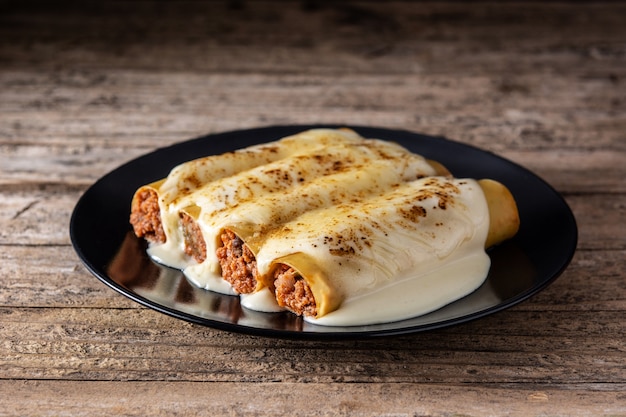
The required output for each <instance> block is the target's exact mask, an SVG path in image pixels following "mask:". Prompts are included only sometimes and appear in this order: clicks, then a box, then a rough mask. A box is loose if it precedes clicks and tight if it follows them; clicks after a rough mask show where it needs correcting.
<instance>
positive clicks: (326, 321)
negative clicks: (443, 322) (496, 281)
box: [305, 251, 491, 326]
mask: <svg viewBox="0 0 626 417" xmlns="http://www.w3.org/2000/svg"><path fill="white" fill-rule="evenodd" d="M490 264H491V263H490V259H489V256H488V255H487V254H486V253H485V252H484V251H482V252H481V251H473V252H472V253H469V254H467V256H464V257H462V258H459V259H457V260H455V261H454V262H450V263H445V264H443V265H442V266H440V267H439V268H437V269H435V270H432V271H426V272H420V269H419V268H416V269H415V270H413V271H407V272H404V273H403V274H402V276H400V277H398V281H397V282H395V283H393V284H390V285H387V286H385V287H382V288H380V289H378V290H376V291H372V292H369V293H366V294H364V295H361V296H358V297H354V298H348V299H346V300H344V302H343V303H342V304H341V307H340V308H339V309H337V310H335V311H333V312H331V313H329V314H326V315H325V316H323V317H320V318H318V319H316V318H311V317H305V320H306V321H307V322H309V323H312V324H318V325H322V326H360V325H367V324H377V323H388V322H393V321H399V320H404V319H408V318H411V317H416V316H420V315H423V314H427V313H430V312H432V311H435V310H437V309H439V308H441V307H443V306H445V305H447V304H450V303H451V302H453V301H456V300H458V299H460V298H462V297H465V296H466V295H468V294H470V293H472V292H473V291H475V290H476V289H477V288H478V287H480V286H481V285H482V283H483V282H484V281H485V278H486V277H487V273H488V272H489V267H490Z"/></svg>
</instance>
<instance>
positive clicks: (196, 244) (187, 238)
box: [180, 212, 206, 263]
mask: <svg viewBox="0 0 626 417" xmlns="http://www.w3.org/2000/svg"><path fill="white" fill-rule="evenodd" d="M180 224H181V229H182V232H183V240H184V242H185V245H184V250H185V253H186V254H187V255H189V256H191V257H192V258H193V259H195V260H196V262H198V263H202V262H204V260H205V259H206V242H205V241H204V236H202V231H201V230H200V226H198V223H196V221H195V220H194V219H193V217H191V216H190V215H188V214H187V213H183V212H181V213H180Z"/></svg>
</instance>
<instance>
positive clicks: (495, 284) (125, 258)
mask: <svg viewBox="0 0 626 417" xmlns="http://www.w3.org/2000/svg"><path fill="white" fill-rule="evenodd" d="M314 127H322V126H274V127H267V128H259V129H251V130H241V131H234V132H226V133H221V134H215V135H208V136H204V137H200V138H197V139H193V140H189V141H186V142H182V143H179V144H175V145H173V146H170V147H167V148H162V149H158V150H156V151H154V152H152V153H149V154H147V155H145V156H142V157H140V158H137V159H135V160H133V161H131V162H129V163H127V164H125V165H122V166H121V167H119V168H117V169H116V170H114V171H113V172H111V173H109V174H107V175H105V176H104V177H103V178H101V179H100V180H99V181H97V182H96V183H95V184H94V185H93V186H92V187H91V188H89V189H88V190H87V191H86V192H85V194H84V195H83V196H82V197H81V199H80V200H79V201H78V203H77V205H76V207H75V209H74V213H73V215H72V219H71V224H70V235H71V238H72V243H73V245H74V249H75V250H76V252H77V253H78V256H79V257H80V258H81V260H82V261H83V262H84V264H85V265H86V267H87V268H88V269H89V270H90V271H91V272H92V273H93V274H94V275H95V276H96V277H97V278H98V279H100V280H101V281H102V282H104V283H105V284H106V285H108V286H109V287H111V288H113V289H114V290H115V291H117V292H119V293H121V294H123V295H125V296H127V297H129V298H131V299H132V300H134V301H136V302H138V303H140V304H142V305H144V306H147V307H150V308H152V309H155V310H157V311H160V312H162V313H165V314H168V315H171V316H173V317H176V318H179V319H182V320H186V321H189V322H193V323H197V324H201V325H205V326H210V327H213V328H218V329H223V330H228V331H234V332H241V333H249V334H255V335H264V336H274V337H285V338H312V339H321V338H360V337H373V336H385V335H397V334H406V333H414V332H421V331H425V330H432V329H437V328H443V327H447V326H451V325H456V324H460V323H464V322H467V321H469V320H474V319H477V318H480V317H484V316H486V315H488V314H492V313H495V312H497V311H500V310H503V309H505V308H508V307H511V306H513V305H515V304H517V303H519V302H521V301H523V300H525V299H527V298H529V297H531V296H532V295H534V294H536V293H537V292H539V291H540V290H542V289H543V288H545V287H546V286H547V285H548V284H549V283H550V282H552V281H553V280H554V279H555V278H556V277H557V276H558V275H560V274H561V272H562V271H563V270H564V269H565V267H566V266H567V265H568V263H569V262H570V260H571V258H572V256H573V254H574V251H575V248H576V242H577V228H576V221H575V219H574V216H573V214H572V212H571V210H570V208H569V207H568V206H567V204H566V203H565V201H564V200H563V198H562V197H561V196H560V195H559V194H558V193H557V192H556V191H555V190H554V189H553V188H552V187H550V186H549V185H548V184H547V183H546V182H544V181H543V180H542V179H540V178H539V177H537V176H536V175H534V174H533V173H531V172H529V171H528V170H526V169H525V168H522V167H521V166H519V165H516V164H514V163H512V162H510V161H507V160H505V159H503V158H501V157H499V156H496V155H494V154H492V153H489V152H485V151H483V150H480V149H478V148H474V147H471V146H468V145H464V144H461V143H457V142H454V141H450V140H447V139H444V138H439V137H431V136H425V135H421V134H417V133H412V132H407V131H400V130H389V129H381V128H372V127H354V126H353V127H352V128H353V129H354V130H356V131H357V132H358V133H360V134H361V135H362V136H364V137H370V138H379V139H387V140H393V141H396V142H399V143H400V144H402V145H404V146H405V147H407V148H408V149H410V150H412V151H414V152H416V153H420V154H422V155H424V156H425V157H427V158H431V159H434V160H438V161H440V162H442V163H443V164H444V165H446V166H447V167H448V168H449V169H450V171H451V172H452V173H453V174H454V175H455V176H457V177H469V178H492V179H495V180H498V181H501V182H502V183H504V184H506V185H507V187H509V189H510V190H511V192H512V193H513V195H514V197H515V199H516V201H517V203H518V206H519V212H520V217H521V227H520V231H519V233H518V234H517V236H516V237H515V238H514V239H512V240H510V241H508V242H506V243H505V244H503V245H500V246H498V247H496V248H494V249H492V250H491V251H490V253H489V255H490V256H491V260H492V267H491V271H490V274H489V276H488V278H487V280H486V281H485V283H484V284H483V285H482V286H481V287H480V288H479V289H478V290H476V291H475V292H474V293H472V294H470V295H468V296H467V297H465V298H463V299H461V300H458V301H456V302H454V303H452V304H450V305H448V306H446V307H444V308H441V309H440V310H437V311H435V312H433V313H430V314H427V315H423V316H420V317H416V318H413V319H409V320H403V321H398V322H390V323H384V324H376V325H367V326H354V327H352V326H350V327H325V326H316V325H312V324H309V323H306V322H304V321H303V320H302V319H300V318H298V317H296V316H294V315H293V314H290V313H258V312H254V311H249V310H247V309H244V308H242V307H241V306H240V304H239V298H238V297H233V296H228V295H221V294H216V293H213V292H210V291H205V290H200V289H198V288H195V287H193V286H192V285H190V284H189V283H188V282H187V280H186V279H185V278H184V276H183V275H182V274H181V273H180V272H178V271H175V270H171V269H168V268H165V267H163V266H160V265H157V264H155V263H153V262H152V261H151V260H150V259H149V258H148V257H147V256H146V251H145V243H144V242H143V241H142V240H139V239H137V238H135V237H134V235H133V234H132V232H131V227H130V225H129V222H128V218H129V211H130V201H131V198H132V196H133V193H134V192H135V190H136V189H137V188H138V187H140V186H141V185H143V184H146V183H149V182H152V181H155V180H157V179H160V178H163V177H165V176H167V174H168V172H169V171H170V169H171V168H173V167H174V166H175V165H178V164H179V163H182V162H185V161H188V160H190V159H193V158H197V157H200V156H204V155H211V154H220V153H223V152H226V151H230V150H234V149H238V148H243V147H246V146H249V145H253V144H258V143H263V142H269V141H273V140H276V139H279V138H281V137H283V136H287V135H290V134H294V133H298V132H300V131H303V130H306V129H309V128H314ZM325 127H335V126H325Z"/></svg>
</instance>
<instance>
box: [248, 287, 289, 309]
mask: <svg viewBox="0 0 626 417" xmlns="http://www.w3.org/2000/svg"><path fill="white" fill-rule="evenodd" d="M240 297H241V305H242V306H243V307H245V308H247V309H250V310H254V311H261V312H263V313H278V312H280V311H284V310H285V309H284V308H283V307H281V306H279V305H278V303H277V302H276V297H274V294H273V293H272V292H271V291H270V289H269V288H263V289H261V290H259V291H257V292H255V293H252V294H241V296H240Z"/></svg>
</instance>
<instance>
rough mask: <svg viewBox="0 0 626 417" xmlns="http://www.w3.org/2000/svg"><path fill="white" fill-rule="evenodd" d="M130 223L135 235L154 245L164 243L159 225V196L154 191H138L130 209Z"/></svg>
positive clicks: (160, 224) (164, 238)
mask: <svg viewBox="0 0 626 417" xmlns="http://www.w3.org/2000/svg"><path fill="white" fill-rule="evenodd" d="M130 223H131V225H132V226H133V230H134V231H135V235H136V236H137V237H140V238H141V237H143V238H145V239H147V240H149V241H151V242H154V243H165V240H166V239H167V238H166V236H165V232H164V231H163V224H162V223H161V213H160V210H159V196H158V194H157V193H156V191H154V190H150V189H145V190H142V191H140V192H139V193H138V194H137V196H136V197H135V199H134V200H133V204H132V207H131V213H130Z"/></svg>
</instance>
